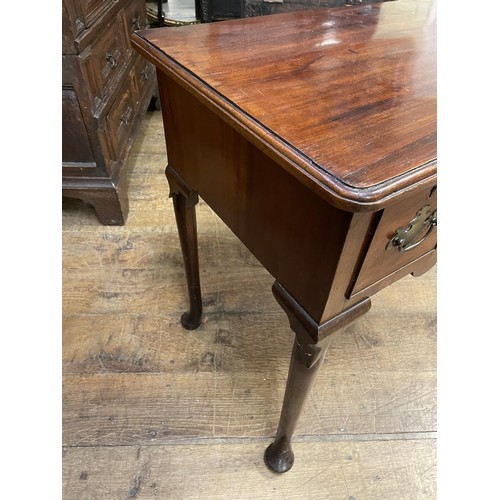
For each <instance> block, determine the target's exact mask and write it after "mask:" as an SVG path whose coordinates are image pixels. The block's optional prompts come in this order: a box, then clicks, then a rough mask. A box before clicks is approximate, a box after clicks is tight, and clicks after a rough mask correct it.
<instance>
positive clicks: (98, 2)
mask: <svg viewBox="0 0 500 500" xmlns="http://www.w3.org/2000/svg"><path fill="white" fill-rule="evenodd" d="M114 1H115V0H76V1H75V2H74V4H75V8H76V11H77V13H78V18H79V21H80V22H81V23H82V24H83V26H85V28H88V27H89V26H91V25H92V23H93V22H94V21H95V20H96V19H97V18H98V17H100V15H101V13H102V12H103V11H104V10H105V9H107V8H108V7H109V6H110V5H112V4H113V3H114Z"/></svg>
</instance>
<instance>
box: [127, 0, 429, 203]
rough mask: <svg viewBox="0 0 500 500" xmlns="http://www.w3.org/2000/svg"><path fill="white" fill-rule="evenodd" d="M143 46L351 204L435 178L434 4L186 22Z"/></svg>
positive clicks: (147, 38)
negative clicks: (183, 25)
mask: <svg viewBox="0 0 500 500" xmlns="http://www.w3.org/2000/svg"><path fill="white" fill-rule="evenodd" d="M139 36H140V39H139V37H137V38H136V40H135V42H136V43H137V44H138V45H139V50H141V46H142V47H143V48H145V50H146V51H147V52H148V57H149V58H150V59H151V55H152V54H154V57H155V58H156V61H155V64H156V65H157V67H158V68H159V69H164V70H166V71H168V72H169V73H171V72H175V73H176V74H177V75H178V77H179V78H182V79H183V80H185V81H187V82H188V83H190V84H191V85H193V86H195V87H196V88H197V90H198V92H199V93H200V94H201V95H203V96H205V98H206V99H208V100H210V101H211V102H212V103H213V104H215V105H217V106H220V107H221V108H222V109H223V110H224V112H225V113H228V114H230V116H231V119H232V120H235V121H238V122H240V123H242V124H243V126H245V127H246V128H247V129H249V130H250V131H251V133H252V134H253V135H254V136H255V137H254V139H255V140H257V141H262V143H263V144H265V145H266V147H269V146H271V147H272V148H275V149H276V150H277V151H278V152H279V154H281V155H283V156H284V157H286V158H287V160H289V161H288V164H287V165H286V166H285V168H289V166H290V164H291V165H293V166H294V168H296V169H297V172H295V173H294V175H299V176H301V177H302V178H304V177H307V178H308V179H307V181H306V182H310V181H311V180H312V181H313V182H315V183H316V184H318V186H319V187H320V189H322V190H324V191H326V192H327V193H328V196H330V197H331V202H332V203H333V204H335V205H337V206H340V207H345V208H347V209H350V210H353V211H364V210H372V209H374V208H380V207H381V206H384V205H386V204H387V202H388V201H390V200H391V195H392V193H394V192H395V191H396V190H399V191H401V190H404V189H406V188H410V187H415V185H416V184H418V182H419V181H422V180H425V179H428V178H429V177H431V176H434V175H435V174H436V18H435V2H433V1H432V0H431V1H415V0H397V1H393V2H385V3H381V4H372V5H367V6H360V7H354V8H347V9H346V8H342V9H319V10H313V11H302V12H294V13H288V14H280V15H272V16H265V17H264V18H262V17H261V18H248V19H242V20H235V21H230V22H223V23H211V24H205V25H197V26H187V27H182V28H176V29H161V30H158V29H154V30H149V31H142V32H140V34H139Z"/></svg>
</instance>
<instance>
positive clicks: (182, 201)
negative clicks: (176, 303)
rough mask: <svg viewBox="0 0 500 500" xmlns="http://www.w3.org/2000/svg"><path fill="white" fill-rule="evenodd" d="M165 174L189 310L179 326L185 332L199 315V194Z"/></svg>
mask: <svg viewBox="0 0 500 500" xmlns="http://www.w3.org/2000/svg"><path fill="white" fill-rule="evenodd" d="M165 174H166V176H167V179H168V183H169V185H170V196H171V197H172V198H173V202H174V211H175V220H176V223H177V231H178V233H179V240H180V243H181V249H182V256H183V258H184V269H185V271H186V279H187V286H188V295H189V310H188V311H186V312H185V313H184V314H183V315H182V317H181V324H182V326H183V327H184V328H186V329H188V330H194V329H195V328H198V326H200V323H201V313H202V304H201V286H200V269H199V263H198V236H197V230H196V204H197V203H198V194H197V193H196V192H194V191H192V190H191V189H189V188H188V187H187V186H186V184H184V182H183V181H182V179H181V178H180V177H179V176H178V175H177V173H176V172H175V171H174V170H172V169H171V168H170V167H167V169H166V171H165Z"/></svg>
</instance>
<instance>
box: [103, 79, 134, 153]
mask: <svg viewBox="0 0 500 500" xmlns="http://www.w3.org/2000/svg"><path fill="white" fill-rule="evenodd" d="M136 111H137V87H136V78H135V75H134V74H133V72H132V73H131V74H130V78H128V79H127V81H126V82H125V84H124V85H123V87H122V88H121V89H120V92H119V93H118V97H117V98H116V101H115V102H114V103H113V106H112V107H111V109H110V110H109V113H108V115H107V117H106V124H107V127H108V132H109V136H110V138H111V144H112V146H113V150H114V158H115V159H118V158H120V156H121V151H122V148H123V147H124V146H125V143H126V141H127V139H128V138H129V137H130V134H131V129H132V126H133V123H134V120H135V113H136Z"/></svg>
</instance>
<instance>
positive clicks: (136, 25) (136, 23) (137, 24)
mask: <svg viewBox="0 0 500 500" xmlns="http://www.w3.org/2000/svg"><path fill="white" fill-rule="evenodd" d="M131 24H132V29H133V30H134V31H135V30H138V29H140V28H141V22H140V20H139V18H138V17H134V18H133V19H132V21H131Z"/></svg>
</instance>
